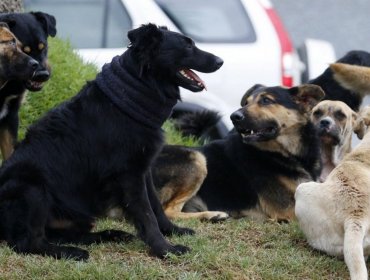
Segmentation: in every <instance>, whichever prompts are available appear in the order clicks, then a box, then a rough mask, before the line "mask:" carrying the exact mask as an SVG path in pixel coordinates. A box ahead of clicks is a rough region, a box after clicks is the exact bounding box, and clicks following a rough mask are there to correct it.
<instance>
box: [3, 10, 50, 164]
mask: <svg viewBox="0 0 370 280" xmlns="http://www.w3.org/2000/svg"><path fill="white" fill-rule="evenodd" d="M0 22H6V23H7V24H8V26H9V28H10V30H11V31H12V32H13V34H14V35H15V36H16V37H17V38H18V40H19V41H20V42H21V45H22V46H21V49H22V50H23V52H24V53H26V54H28V55H29V56H31V57H32V58H33V59H35V60H36V61H37V62H38V64H37V67H36V71H35V73H34V75H33V76H32V77H31V78H27V79H14V80H10V81H8V82H7V84H6V85H5V86H4V87H3V88H1V89H0V111H4V110H5V109H6V114H4V115H1V117H0V148H1V152H2V155H3V158H4V159H7V158H8V157H9V156H10V155H11V153H12V152H13V146H14V143H15V141H16V140H17V134H18V111H19V107H20V105H21V101H22V99H23V96H24V93H25V91H26V89H28V90H30V91H39V90H41V88H42V86H43V83H44V82H46V81H47V80H48V79H49V77H50V67H49V65H48V61H47V53H48V43H47V38H48V36H49V35H50V36H52V37H54V36H55V35H56V29H55V25H56V22H55V18H54V17H53V16H51V15H48V14H45V13H42V12H34V13H33V12H31V13H8V14H0Z"/></svg>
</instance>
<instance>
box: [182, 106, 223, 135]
mask: <svg viewBox="0 0 370 280" xmlns="http://www.w3.org/2000/svg"><path fill="white" fill-rule="evenodd" d="M220 118H221V116H220V115H219V114H218V112H216V111H211V110H204V111H196V112H191V113H186V114H183V115H181V116H179V117H178V118H177V119H176V120H175V128H176V129H178V130H179V131H180V132H181V133H182V134H183V135H184V136H193V137H195V138H198V139H200V140H201V141H205V140H206V139H215V138H219V137H217V136H216V134H217V132H216V131H217V128H216V125H217V123H218V122H219V120H220Z"/></svg>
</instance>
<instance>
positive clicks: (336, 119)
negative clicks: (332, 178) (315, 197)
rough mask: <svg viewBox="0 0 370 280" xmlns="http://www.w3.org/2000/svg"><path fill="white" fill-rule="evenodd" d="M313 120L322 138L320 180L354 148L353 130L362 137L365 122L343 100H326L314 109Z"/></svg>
mask: <svg viewBox="0 0 370 280" xmlns="http://www.w3.org/2000/svg"><path fill="white" fill-rule="evenodd" d="M311 120H312V122H313V123H314V125H315V126H316V128H317V131H318V133H319V136H320V140H321V160H322V164H323V168H322V171H321V175H320V178H319V179H320V182H323V181H325V179H326V177H327V176H328V175H329V173H330V172H331V171H332V170H333V169H334V168H335V167H336V166H337V165H338V163H339V162H340V161H341V160H342V159H343V157H344V156H345V155H346V154H348V153H349V152H350V151H351V149H352V132H354V133H356V134H357V135H358V137H359V138H362V136H363V132H364V126H363V122H358V121H357V120H358V115H357V113H356V112H354V111H353V110H352V109H351V108H350V107H349V106H348V105H347V104H345V103H344V102H342V101H333V100H324V101H321V102H320V103H319V104H317V105H316V106H315V107H314V108H313V109H312V114H311Z"/></svg>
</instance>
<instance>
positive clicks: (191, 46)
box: [185, 38, 195, 49]
mask: <svg viewBox="0 0 370 280" xmlns="http://www.w3.org/2000/svg"><path fill="white" fill-rule="evenodd" d="M185 42H186V47H187V48H189V49H191V48H193V47H194V45H195V44H194V41H193V40H192V39H190V38H185Z"/></svg>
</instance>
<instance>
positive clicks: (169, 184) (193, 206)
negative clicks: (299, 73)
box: [153, 85, 324, 221]
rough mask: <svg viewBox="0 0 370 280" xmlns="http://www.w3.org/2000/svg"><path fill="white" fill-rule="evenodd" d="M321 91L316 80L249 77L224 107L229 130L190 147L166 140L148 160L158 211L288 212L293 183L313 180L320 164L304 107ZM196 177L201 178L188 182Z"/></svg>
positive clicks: (272, 215)
mask: <svg viewBox="0 0 370 280" xmlns="http://www.w3.org/2000/svg"><path fill="white" fill-rule="evenodd" d="M323 97H324V92H323V91H322V89H321V88H320V87H318V86H316V85H302V86H299V87H293V88H290V89H287V88H282V87H265V86H262V85H256V86H254V87H252V88H251V89H249V90H248V91H247V93H246V94H245V95H244V96H243V98H242V102H241V105H242V106H243V107H242V108H241V109H239V110H237V111H236V112H234V113H233V114H232V115H231V119H232V121H233V123H234V126H235V131H232V132H230V134H229V135H228V136H227V137H226V138H224V139H221V140H216V141H212V142H210V143H209V144H206V145H204V146H202V147H198V148H194V149H193V148H186V147H179V146H165V147H164V149H163V151H162V152H161V154H160V156H159V157H158V158H157V160H156V162H155V164H154V167H153V174H154V175H153V176H154V182H155V184H156V187H157V191H158V193H159V197H160V199H161V201H162V204H163V207H164V210H165V213H167V214H168V213H170V215H169V216H170V217H171V218H173V217H175V218H176V217H179V218H190V217H200V218H207V217H208V218H209V219H212V220H218V219H223V218H225V217H227V214H229V215H231V216H233V217H245V216H248V217H253V218H257V219H272V220H276V221H289V220H291V219H292V218H293V217H294V193H295V189H296V187H297V186H298V184H299V183H301V182H307V181H312V180H316V179H317V178H318V176H319V174H320V171H321V164H320V151H319V139H318V135H317V134H316V130H315V128H314V125H313V124H312V122H311V121H310V111H311V109H312V108H313V107H314V106H315V105H316V104H317V103H318V102H319V101H320V99H322V98H323ZM202 158H203V160H199V159H202ZM205 162H206V163H205ZM197 165H200V166H201V167H197ZM175 175H177V176H175ZM175 177H176V178H175ZM201 177H203V178H204V181H202V180H198V184H190V183H189V181H190V179H189V178H201ZM194 181H196V180H193V182H194ZM199 181H200V182H199ZM170 194H172V195H170ZM194 194H196V195H195V196H194ZM184 204H185V205H184ZM181 208H183V209H181ZM181 210H182V211H184V212H190V213H181V212H180V211H181ZM204 211H221V212H222V213H223V214H221V213H220V212H219V213H215V215H213V216H211V215H209V213H207V212H204ZM194 212H195V213H194ZM199 212H200V213H199ZM225 212H226V213H225ZM203 213H204V214H205V215H203ZM194 214H196V215H198V216H196V215H194Z"/></svg>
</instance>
